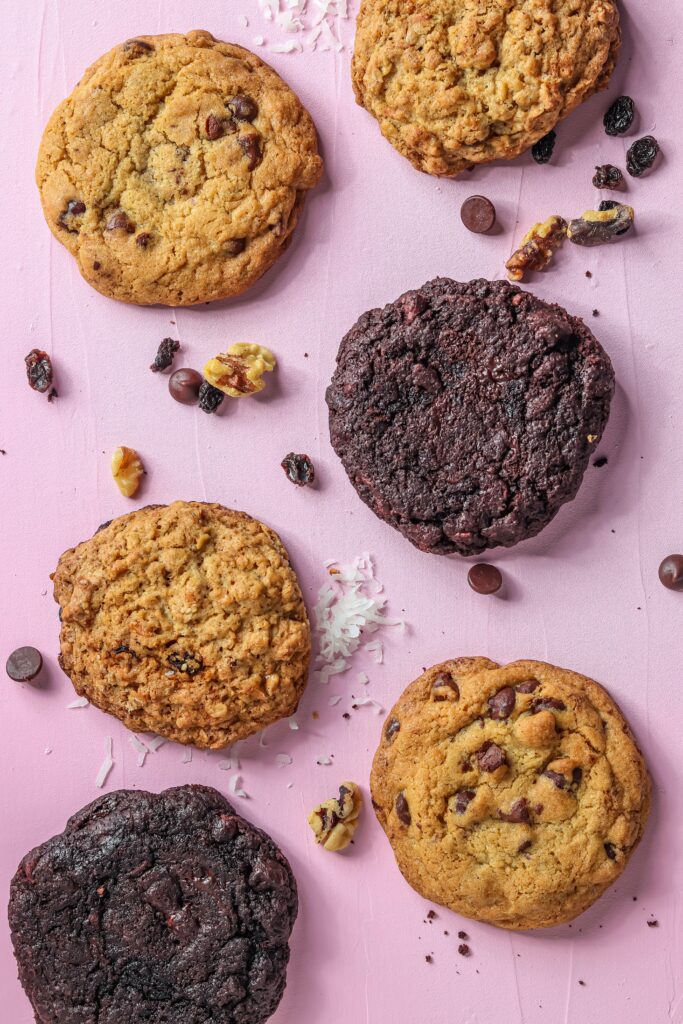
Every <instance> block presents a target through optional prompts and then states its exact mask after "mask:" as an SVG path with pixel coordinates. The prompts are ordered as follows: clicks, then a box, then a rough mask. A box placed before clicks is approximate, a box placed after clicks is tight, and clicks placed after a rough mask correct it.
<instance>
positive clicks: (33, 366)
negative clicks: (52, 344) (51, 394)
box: [24, 348, 52, 394]
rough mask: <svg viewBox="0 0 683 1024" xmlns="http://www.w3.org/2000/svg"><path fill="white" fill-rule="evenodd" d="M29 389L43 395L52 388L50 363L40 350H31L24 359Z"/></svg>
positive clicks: (46, 355)
mask: <svg viewBox="0 0 683 1024" xmlns="http://www.w3.org/2000/svg"><path fill="white" fill-rule="evenodd" d="M24 362H25V363H26V376H27V377H28V383H29V387H30V388H32V389H33V390H34V391H39V392H40V394H44V393H45V392H46V391H48V390H49V388H50V387H51V386H52V361H51V359H50V357H49V355H48V354H47V352H43V351H42V349H39V348H32V349H31V351H30V352H29V354H28V355H27V356H26V357H25V358H24Z"/></svg>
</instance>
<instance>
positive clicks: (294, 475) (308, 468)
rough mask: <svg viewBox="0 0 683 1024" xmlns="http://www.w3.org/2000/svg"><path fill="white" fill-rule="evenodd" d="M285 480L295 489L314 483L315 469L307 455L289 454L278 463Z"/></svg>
mask: <svg viewBox="0 0 683 1024" xmlns="http://www.w3.org/2000/svg"><path fill="white" fill-rule="evenodd" d="M280 465H281V466H282V468H283V469H284V471H285V473H286V474H287V479H288V480H290V481H291V482H292V483H293V484H296V486H297V487H308V486H310V485H311V484H313V483H314V482H315V468H314V466H313V462H312V461H311V459H310V457H309V456H308V455H304V454H300V455H298V454H297V453H296V452H290V453H289V454H288V455H285V457H284V459H283V460H282V462H281V463H280Z"/></svg>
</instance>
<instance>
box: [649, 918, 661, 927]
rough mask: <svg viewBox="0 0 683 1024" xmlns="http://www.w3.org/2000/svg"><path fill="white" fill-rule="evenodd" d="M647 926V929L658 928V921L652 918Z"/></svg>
mask: <svg viewBox="0 0 683 1024" xmlns="http://www.w3.org/2000/svg"><path fill="white" fill-rule="evenodd" d="M647 926H648V928H659V921H657V920H656V919H654V918H653V919H652V921H648V922H647Z"/></svg>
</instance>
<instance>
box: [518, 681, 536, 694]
mask: <svg viewBox="0 0 683 1024" xmlns="http://www.w3.org/2000/svg"><path fill="white" fill-rule="evenodd" d="M540 685H541V684H540V683H539V681H538V679H523V680H522V682H521V683H517V685H516V686H515V690H516V691H517V693H533V692H534V690H537V689H538V688H539V686H540Z"/></svg>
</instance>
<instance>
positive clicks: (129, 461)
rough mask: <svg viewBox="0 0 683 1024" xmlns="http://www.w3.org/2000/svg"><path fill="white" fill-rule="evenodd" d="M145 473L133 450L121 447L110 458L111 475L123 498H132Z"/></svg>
mask: <svg viewBox="0 0 683 1024" xmlns="http://www.w3.org/2000/svg"><path fill="white" fill-rule="evenodd" d="M144 472H145V467H144V466H143V465H142V460H141V458H140V456H139V455H138V453H137V452H136V451H135V449H134V448H126V446H125V445H122V446H121V447H120V448H116V449H115V451H114V454H113V455H112V457H111V475H112V476H113V477H114V480H115V481H116V486H117V487H118V489H119V490H120V491H121V494H122V495H123V496H124V498H132V497H133V495H134V494H135V492H136V491H137V489H138V487H139V486H140V480H141V479H142V475H143V473H144Z"/></svg>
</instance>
